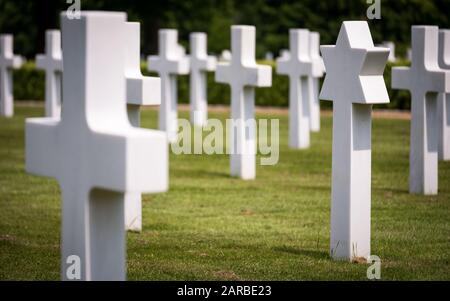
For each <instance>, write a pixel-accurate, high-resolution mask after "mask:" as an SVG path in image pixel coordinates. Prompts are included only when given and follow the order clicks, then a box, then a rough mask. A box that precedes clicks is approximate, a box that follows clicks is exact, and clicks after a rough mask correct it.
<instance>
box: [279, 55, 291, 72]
mask: <svg viewBox="0 0 450 301" xmlns="http://www.w3.org/2000/svg"><path fill="white" fill-rule="evenodd" d="M290 65H291V63H290V60H289V58H287V57H279V58H277V73H278V74H283V75H288V72H289V66H290Z"/></svg>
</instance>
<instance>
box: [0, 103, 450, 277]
mask: <svg viewBox="0 0 450 301" xmlns="http://www.w3.org/2000/svg"><path fill="white" fill-rule="evenodd" d="M43 112H44V109H43V107H31V106H16V108H15V117H14V118H12V119H5V118H0V129H1V131H0V279H16V280H21V279H26V280H32V279H36V280H37V279H40V280H58V279H60V260H61V259H60V232H61V220H60V191H59V187H58V184H57V182H56V181H55V180H52V179H48V178H43V177H36V176H32V175H29V174H26V173H25V171H24V118H25V117H32V116H43ZM228 116H229V114H228V113H225V112H214V113H210V116H209V117H213V118H219V119H222V120H223V121H224V119H225V118H227V117H228ZM180 117H182V118H188V112H186V111H184V112H180ZM258 117H260V118H261V117H263V118H267V117H269V118H279V119H280V160H279V163H278V164H277V165H275V166H260V165H259V160H258V161H257V162H258V164H257V165H258V166H257V176H256V180H254V181H243V180H239V179H236V178H230V177H229V156H227V155H212V156H208V155H174V154H171V155H170V190H169V192H167V193H163V194H155V195H144V197H143V210H142V214H143V231H142V233H128V234H127V278H128V279H129V280H366V279H367V278H366V270H367V268H368V266H369V265H367V264H363V263H349V262H335V261H332V260H331V259H330V257H329V235H330V203H331V201H330V198H331V188H330V185H331V125H332V119H331V117H330V116H329V114H323V117H322V129H321V132H320V133H312V136H311V148H310V149H309V150H302V151H298V150H290V149H289V148H288V147H287V115H286V114H280V113H279V112H272V113H270V114H267V113H260V114H259V115H258ZM156 125H157V111H155V110H146V111H144V112H143V113H142V126H143V127H149V128H155V127H156ZM372 135H373V137H372V138H373V139H372V222H371V225H372V230H371V235H372V239H371V241H372V243H371V246H372V247H371V248H372V252H371V253H372V254H373V255H377V256H379V257H380V258H381V279H382V280H416V279H421V280H432V279H441V280H450V214H449V213H450V185H449V184H450V162H439V195H437V196H421V195H410V194H409V193H408V160H409V121H408V120H404V119H386V118H382V119H380V118H375V119H374V121H373V125H372Z"/></svg>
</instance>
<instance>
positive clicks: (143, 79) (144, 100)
mask: <svg viewBox="0 0 450 301" xmlns="http://www.w3.org/2000/svg"><path fill="white" fill-rule="evenodd" d="M125 31H126V34H125V39H126V41H125V45H126V58H125V79H126V85H127V87H126V89H127V91H126V93H127V94H126V98H127V112H128V118H129V120H130V122H131V125H133V126H134V127H139V126H140V113H141V110H140V109H141V106H151V105H160V104H161V80H160V79H159V78H158V77H149V76H143V75H142V73H141V66H140V40H141V39H140V24H139V23H137V22H127V23H126V27H125ZM161 135H165V134H164V133H163V132H161ZM160 141H161V142H162V140H160ZM154 143H157V141H155V142H154ZM163 143H167V142H166V141H164V142H163ZM160 147H161V146H158V148H160ZM161 159H162V158H161ZM160 163H161V164H160V165H158V166H156V167H157V168H164V169H165V170H166V171H165V172H163V173H162V172H161V170H159V169H157V168H152V169H151V170H148V171H147V173H149V174H150V173H152V174H155V175H154V176H158V175H165V174H168V168H169V164H168V161H161V162H160ZM160 184H162V186H160V187H156V186H154V187H153V189H154V190H153V191H151V192H153V193H155V192H163V191H166V190H167V184H166V183H165V182H160ZM147 192H149V191H147ZM125 229H127V230H131V231H141V230H142V197H141V193H140V192H127V193H126V195H125Z"/></svg>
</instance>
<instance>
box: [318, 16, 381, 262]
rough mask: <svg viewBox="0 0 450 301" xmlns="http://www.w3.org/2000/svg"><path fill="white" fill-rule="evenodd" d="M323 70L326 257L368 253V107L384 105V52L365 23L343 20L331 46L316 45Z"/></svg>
mask: <svg viewBox="0 0 450 301" xmlns="http://www.w3.org/2000/svg"><path fill="white" fill-rule="evenodd" d="M320 49H321V51H322V56H323V59H324V62H325V68H326V70H327V74H326V76H325V81H324V84H323V87H322V91H321V93H320V98H321V99H325V100H333V101H334V103H333V159H332V160H333V162H332V202H331V240H330V244H331V245H330V251H331V256H332V257H333V258H335V259H345V260H351V259H353V258H355V257H364V258H368V257H369V256H370V203H371V201H370V198H371V121H372V120H371V111H372V104H377V103H387V102H389V96H388V93H387V90H386V86H385V84H384V79H383V71H384V68H385V65H386V61H387V59H388V56H389V51H388V50H387V49H385V48H377V47H374V44H373V41H372V36H371V34H370V30H369V26H368V25H367V22H365V21H354V22H353V21H352V22H344V23H343V24H342V26H341V30H340V32H339V36H338V39H337V42H336V46H321V48H320Z"/></svg>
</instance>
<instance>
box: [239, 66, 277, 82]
mask: <svg viewBox="0 0 450 301" xmlns="http://www.w3.org/2000/svg"><path fill="white" fill-rule="evenodd" d="M245 84H246V85H250V86H256V87H270V86H271V85H272V67H270V66H265V65H255V66H254V67H250V68H248V69H247V70H246V79H245Z"/></svg>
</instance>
